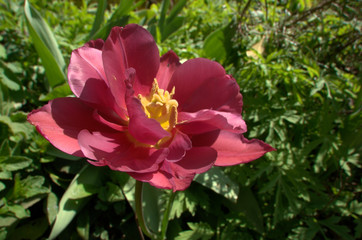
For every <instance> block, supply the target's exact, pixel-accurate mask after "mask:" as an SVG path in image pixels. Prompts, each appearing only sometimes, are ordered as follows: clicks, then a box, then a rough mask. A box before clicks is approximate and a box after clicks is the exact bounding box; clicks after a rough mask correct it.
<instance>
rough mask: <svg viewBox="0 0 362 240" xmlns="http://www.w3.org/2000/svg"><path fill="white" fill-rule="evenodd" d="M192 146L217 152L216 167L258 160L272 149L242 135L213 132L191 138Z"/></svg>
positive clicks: (272, 149) (261, 142)
mask: <svg viewBox="0 0 362 240" xmlns="http://www.w3.org/2000/svg"><path fill="white" fill-rule="evenodd" d="M192 144H193V145H194V146H209V147H211V148H213V149H215V150H216V151H217V160H216V162H215V165H216V166H232V165H237V164H241V163H247V162H250V161H253V160H255V159H257V158H260V157H261V156H263V155H264V154H265V153H267V152H271V151H275V149H274V148H273V147H271V146H270V145H268V144H266V143H264V142H263V141H261V140H258V139H252V140H248V139H246V138H245V137H244V136H243V135H242V134H239V133H233V132H229V131H213V132H209V133H205V134H200V135H196V136H194V137H193V138H192Z"/></svg>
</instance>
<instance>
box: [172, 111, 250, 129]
mask: <svg viewBox="0 0 362 240" xmlns="http://www.w3.org/2000/svg"><path fill="white" fill-rule="evenodd" d="M178 120H179V122H180V123H179V124H178V125H177V126H178V128H179V129H180V130H181V131H182V132H184V133H186V134H200V133H205V132H210V131H214V130H218V129H221V130H229V131H235V132H238V133H244V132H246V124H245V122H244V120H243V119H242V117H241V115H240V114H236V113H229V112H221V111H215V110H207V109H205V110H200V111H198V112H195V113H186V112H180V113H179V114H178Z"/></svg>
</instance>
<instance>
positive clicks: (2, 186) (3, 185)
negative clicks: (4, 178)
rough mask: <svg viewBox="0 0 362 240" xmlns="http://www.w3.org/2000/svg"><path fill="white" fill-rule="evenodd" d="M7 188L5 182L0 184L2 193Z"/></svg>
mask: <svg viewBox="0 0 362 240" xmlns="http://www.w3.org/2000/svg"><path fill="white" fill-rule="evenodd" d="M5 188H6V186H5V184H4V183H3V182H0V192H1V191H2V190H4V189H5Z"/></svg>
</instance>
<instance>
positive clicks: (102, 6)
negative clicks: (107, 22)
mask: <svg viewBox="0 0 362 240" xmlns="http://www.w3.org/2000/svg"><path fill="white" fill-rule="evenodd" d="M106 9H107V0H98V7H97V12H96V17H95V19H94V22H93V27H92V30H91V31H90V33H89V36H88V40H90V39H91V37H92V36H93V35H94V34H95V33H96V32H97V31H98V30H99V28H100V26H101V25H102V23H103V19H104V12H105V11H106Z"/></svg>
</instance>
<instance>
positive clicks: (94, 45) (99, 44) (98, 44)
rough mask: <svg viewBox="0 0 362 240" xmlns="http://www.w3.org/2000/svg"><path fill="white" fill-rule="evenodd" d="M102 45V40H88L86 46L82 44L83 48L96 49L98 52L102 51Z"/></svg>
mask: <svg viewBox="0 0 362 240" xmlns="http://www.w3.org/2000/svg"><path fill="white" fill-rule="evenodd" d="M103 45H104V41H103V39H100V38H99V39H96V40H90V41H89V42H87V43H86V44H84V46H86V47H91V48H96V49H99V50H102V48H103Z"/></svg>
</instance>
